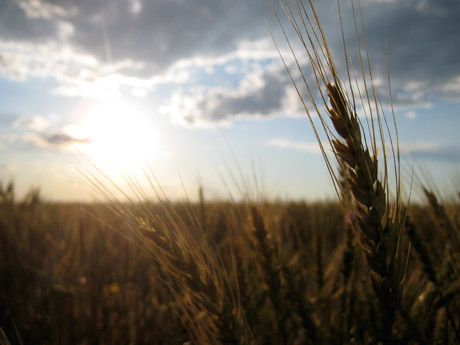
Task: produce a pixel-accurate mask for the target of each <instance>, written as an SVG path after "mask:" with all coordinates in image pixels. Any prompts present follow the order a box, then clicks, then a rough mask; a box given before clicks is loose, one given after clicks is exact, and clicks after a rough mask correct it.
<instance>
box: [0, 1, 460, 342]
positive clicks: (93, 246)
mask: <svg viewBox="0 0 460 345" xmlns="http://www.w3.org/2000/svg"><path fill="white" fill-rule="evenodd" d="M279 5H280V8H281V9H282V11H278V12H277V11H276V10H275V16H276V18H278V24H279V27H280V28H281V31H278V33H280V32H281V33H282V34H281V38H280V37H275V35H274V34H273V32H272V31H271V29H270V28H269V32H270V33H271V34H272V38H273V41H274V45H275V47H276V49H277V50H278V53H279V55H280V60H281V62H282V63H283V64H284V67H285V69H286V74H287V75H288V77H289V78H290V81H291V82H292V84H293V86H294V89H293V90H294V91H295V92H296V97H298V100H300V103H301V105H302V111H304V115H305V118H306V119H307V120H308V121H309V123H310V125H311V127H312V129H313V133H314V136H315V137H316V140H317V144H318V148H319V151H318V153H320V154H321V155H322V158H323V160H324V162H325V165H326V168H327V171H328V173H329V177H330V179H331V180H332V185H333V187H334V189H335V192H336V196H337V199H334V200H333V201H328V202H326V201H323V202H311V201H310V202H306V201H296V202H294V201H292V202H290V201H289V200H285V201H274V200H271V199H269V198H263V197H260V198H254V199H251V197H249V196H246V197H243V198H241V199H239V201H235V200H233V199H232V198H230V200H223V199H222V200H221V201H216V200H211V199H210V200H207V199H206V198H205V196H204V195H205V193H204V189H203V188H202V187H198V188H197V191H198V193H197V194H198V197H197V198H196V199H194V198H191V199H190V200H196V201H190V200H189V199H187V198H186V199H185V200H184V201H177V200H175V199H174V200H175V201H170V199H169V198H168V196H167V195H166V194H167V193H165V192H164V191H163V189H162V188H161V186H158V185H159V183H158V180H157V178H156V176H155V175H154V174H153V173H152V170H149V172H150V173H151V174H150V175H149V173H146V175H147V176H146V177H147V180H148V182H149V185H150V187H151V189H152V191H153V192H154V194H156V196H157V198H156V200H157V201H152V200H151V199H150V198H149V197H148V196H147V195H149V194H148V193H147V191H146V190H144V189H143V187H142V186H141V184H140V183H139V181H138V180H137V179H136V178H135V177H132V175H130V173H129V172H126V173H125V174H124V177H125V180H126V182H127V185H128V187H127V189H126V190H125V189H123V188H121V187H119V186H117V184H116V182H115V181H113V180H111V179H110V177H108V175H105V173H104V171H103V170H97V171H98V173H99V175H101V176H99V175H97V174H94V175H93V174H92V173H87V172H85V171H84V170H83V171H78V172H79V173H80V177H81V178H82V179H83V180H84V181H85V182H86V183H87V184H88V185H89V186H90V187H92V189H93V191H94V192H95V193H96V194H98V196H99V197H100V200H104V201H102V202H100V203H79V204H78V203H71V202H69V203H63V202H60V203H57V202H50V201H47V200H46V199H45V198H42V197H41V195H40V192H39V190H38V189H33V190H31V191H30V192H29V193H28V194H27V195H26V196H25V197H21V198H18V197H17V196H16V192H15V185H14V183H12V182H11V183H7V182H6V181H4V182H3V183H2V184H0V344H1V345H7V344H38V345H40V344H43V345H44V344H53V345H54V344H60V345H71V344H81V345H84V344H88V345H90V344H95V345H96V344H97V345H112V344H133V345H134V344H172V345H175V344H177V345H182V344H183V345H191V344H197V345H199V344H202V345H207V344H213V345H214V344H223V345H224V344H225V345H226V344H240V345H246V344H247V345H258V344H267V345H271V344H272V345H278V344H281V345H283V344H286V345H287V344H289V345H291V344H292V345H300V344H307V345H310V344H331V345H339V344H375V345H380V344H382V345H391V344H397V345H399V344H401V345H402V344H414V345H415V344H418V345H428V344H430V345H431V344H433V345H434V344H440V345H443V344H445V345H447V344H460V312H459V310H460V190H454V189H455V188H458V187H457V186H458V185H455V183H452V189H453V190H454V193H455V194H454V195H455V197H451V196H449V197H447V196H446V195H442V194H440V193H439V192H438V190H437V188H436V186H435V184H436V182H437V181H436V179H432V180H433V181H434V182H433V183H431V182H429V181H430V178H426V177H425V178H420V177H421V176H422V177H423V176H428V175H429V174H428V173H425V172H424V171H423V169H421V168H417V167H416V166H414V167H413V168H412V170H411V171H409V172H408V173H406V172H405V171H404V172H403V170H404V169H403V168H402V166H403V161H402V156H401V152H400V141H399V133H398V129H397V124H396V122H397V121H396V116H395V111H394V107H393V98H392V93H391V92H392V91H391V82H390V73H389V72H388V95H387V96H386V97H387V100H388V104H386V105H385V106H384V105H383V104H382V101H381V96H380V95H379V94H377V91H376V90H377V86H376V83H378V82H380V81H376V80H375V79H374V77H373V72H372V71H373V70H372V68H371V64H370V62H369V61H368V60H369V53H368V51H367V49H368V47H367V41H366V35H365V30H364V24H363V16H362V12H361V8H360V4H359V1H358V2H357V3H355V2H354V1H351V5H350V6H349V8H351V11H352V16H351V18H353V23H352V24H353V26H354V30H355V32H354V35H355V37H353V40H354V43H355V44H356V47H357V54H355V55H354V56H355V61H354V64H353V63H352V62H351V57H350V54H349V50H348V48H347V47H349V45H348V46H347V42H346V38H345V35H344V29H343V23H342V15H341V12H340V11H341V7H340V4H339V7H338V9H339V22H340V23H339V24H340V26H341V28H342V39H343V52H344V53H345V54H344V56H345V58H344V61H341V60H339V61H340V66H341V72H342V73H339V72H338V69H337V68H336V61H338V60H337V58H336V57H333V56H332V52H331V49H330V47H329V45H328V42H327V40H326V37H325V34H324V31H323V28H322V26H321V23H320V19H319V16H318V15H317V13H316V10H315V7H314V6H313V2H312V1H303V2H302V1H301V0H294V1H292V2H288V1H285V0H280V2H279ZM138 6H140V5H138ZM355 6H356V8H355ZM281 12H284V13H281ZM281 14H282V15H283V16H285V17H286V18H287V19H286V20H285V21H282V20H280V15H281ZM283 18H284V17H283ZM288 25H289V26H290V29H291V30H293V32H294V33H295V34H296V35H295V37H296V39H298V41H296V42H293V39H292V38H291V37H292V36H289V35H288V34H286V31H287V30H288V27H287V26H288ZM283 35H284V36H283ZM280 42H284V43H285V44H287V47H289V49H288V50H285V49H284V50H283V49H280ZM298 47H300V51H297V49H298ZM286 51H288V52H290V55H286ZM288 54H289V53H288ZM388 65H389V63H388V61H387V66H386V68H389V67H388ZM379 67H382V66H379ZM273 80H275V78H273ZM108 123H110V121H109V120H107V121H106V122H104V124H108ZM102 132H104V130H103V129H102V130H101V133H102ZM53 138H54V141H58V140H57V139H59V138H57V137H53ZM53 138H51V139H53ZM115 138H116V139H117V141H116V142H119V141H120V140H118V137H115ZM87 139H88V140H87V141H88V142H91V140H89V139H90V138H87ZM80 141H84V140H83V139H80ZM120 147H121V146H120ZM129 149H132V150H135V148H131V147H129ZM112 154H113V155H114V157H116V154H117V151H116V150H114V152H112ZM128 154H129V152H128ZM93 167H94V166H93ZM96 169H97V167H96ZM147 170H148V169H147ZM241 175H244V174H241ZM405 175H410V177H409V178H405ZM306 178H308V177H306ZM255 180H256V178H255ZM427 181H428V182H427ZM181 182H182V180H181ZM248 185H250V184H249V183H248ZM244 187H245V188H246V187H247V186H246V185H245V186H244ZM248 188H250V186H249V187H248ZM243 189H244V188H241V190H243ZM416 189H418V191H419V192H421V194H422V195H423V198H421V199H417V200H416V201H413V202H410V198H409V197H407V196H406V195H405V194H404V193H407V192H409V193H412V191H414V190H416ZM114 190H115V192H114ZM184 190H185V187H184ZM152 191H150V192H152ZM117 193H118V194H121V196H122V197H119V196H116V195H118V194H117ZM130 195H134V197H131V196H130Z"/></svg>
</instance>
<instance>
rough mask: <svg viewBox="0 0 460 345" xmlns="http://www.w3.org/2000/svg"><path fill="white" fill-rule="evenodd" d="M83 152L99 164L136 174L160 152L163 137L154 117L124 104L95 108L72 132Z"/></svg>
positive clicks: (104, 104) (103, 104)
mask: <svg viewBox="0 0 460 345" xmlns="http://www.w3.org/2000/svg"><path fill="white" fill-rule="evenodd" d="M72 131H73V133H72V134H71V135H73V136H74V137H79V138H82V139H84V140H81V142H82V143H81V144H80V145H79V147H78V148H79V150H80V151H82V152H83V153H84V154H86V155H88V156H89V157H90V158H92V159H94V160H95V162H96V163H97V164H98V165H103V166H107V165H111V166H112V167H117V168H118V169H122V170H124V169H126V170H130V171H133V170H135V169H137V168H139V166H140V164H141V163H142V162H144V161H151V160H152V159H153V158H155V156H157V155H158V152H159V137H158V132H157V130H156V129H155V126H154V123H153V121H152V118H151V117H148V116H146V115H145V114H142V113H140V112H138V111H136V109H135V108H134V107H130V106H129V105H128V104H126V103H122V102H110V103H102V104H98V105H96V106H94V107H92V108H91V109H90V110H89V111H88V112H87V113H86V114H85V116H84V118H83V119H82V122H81V123H80V125H78V126H77V127H75V128H73V129H72Z"/></svg>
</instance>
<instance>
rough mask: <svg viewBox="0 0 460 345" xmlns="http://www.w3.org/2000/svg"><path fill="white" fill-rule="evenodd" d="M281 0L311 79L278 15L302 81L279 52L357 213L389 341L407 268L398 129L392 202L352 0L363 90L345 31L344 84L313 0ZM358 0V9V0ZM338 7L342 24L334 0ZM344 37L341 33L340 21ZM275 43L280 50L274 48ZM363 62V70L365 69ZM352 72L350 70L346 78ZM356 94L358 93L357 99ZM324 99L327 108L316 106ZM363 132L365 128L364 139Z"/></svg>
mask: <svg viewBox="0 0 460 345" xmlns="http://www.w3.org/2000/svg"><path fill="white" fill-rule="evenodd" d="M280 4H281V6H282V7H283V10H284V12H285V14H286V15H287V17H288V19H289V21H290V23H291V25H292V28H293V29H294V31H295V33H296V34H297V36H298V38H299V39H300V42H301V44H302V46H303V48H304V49H305V52H306V53H307V56H308V62H309V65H310V66H311V72H312V75H313V76H314V79H313V80H308V77H307V73H306V72H305V71H304V69H305V68H304V67H303V66H304V62H303V61H301V60H300V58H299V57H298V56H299V55H298V54H296V52H295V49H294V46H293V44H292V43H291V40H290V38H289V37H288V34H287V32H286V30H285V28H284V27H283V25H282V24H281V21H280V20H279V17H278V15H277V17H278V20H279V23H280V25H281V28H282V30H283V33H284V36H285V39H286V40H287V43H288V45H289V48H290V50H291V53H292V54H293V57H294V61H295V67H294V68H296V69H297V70H298V72H299V74H300V76H301V81H300V82H299V81H297V80H296V79H295V78H294V76H293V73H292V72H291V70H292V67H291V66H289V65H288V63H287V62H286V60H285V59H284V57H283V54H282V53H281V52H280V55H281V58H282V60H283V63H284V64H285V67H286V69H287V70H288V73H289V76H290V78H291V80H292V82H293V84H294V87H295V89H296V90H297V93H298V96H299V98H300V100H301V101H302V104H303V106H304V109H305V111H306V113H307V115H308V118H309V119H310V123H311V125H312V127H313V130H314V132H315V135H316V138H317V140H318V143H319V145H320V148H321V152H322V154H323V157H324V159H325V162H326V165H327V168H328V170H329V173H330V175H331V178H332V180H333V182H334V186H335V189H336V191H337V194H338V196H339V198H340V199H341V202H342V204H343V206H344V207H345V208H347V209H351V210H352V211H353V213H354V215H355V219H356V221H355V222H354V232H355V234H356V236H357V239H358V241H359V243H360V246H361V248H362V252H363V253H364V255H365V257H366V261H367V264H368V267H369V269H370V275H371V279H372V285H373V288H374V291H375V295H376V297H377V299H378V301H379V305H380V309H381V312H382V315H381V316H382V317H381V319H382V324H383V330H382V341H383V342H384V343H391V342H392V335H391V334H392V325H393V322H394V319H395V313H396V310H397V309H398V306H399V304H400V300H401V295H402V284H401V282H402V280H403V274H404V268H405V263H404V260H403V255H402V252H401V248H400V235H401V231H402V228H403V223H404V214H403V211H402V207H401V205H400V186H399V183H400V182H399V153H398V145H397V130H395V133H396V145H393V141H392V139H391V136H390V140H391V144H392V150H393V156H394V157H395V158H394V161H393V162H394V166H395V178H396V188H395V197H396V202H394V203H393V206H392V203H390V200H389V199H390V198H389V192H388V188H389V182H388V174H389V168H388V165H389V164H388V162H387V154H386V152H385V140H384V131H385V129H387V130H388V132H390V130H389V128H388V124H387V121H386V119H385V117H384V116H383V110H382V108H381V105H380V102H379V100H378V97H377V95H376V90H375V88H374V85H373V82H372V70H371V68H370V63H369V62H368V58H367V59H364V58H363V57H362V56H361V50H360V49H359V48H360V46H361V45H362V42H361V39H360V38H359V37H360V35H359V34H358V21H357V19H356V15H355V6H354V3H353V1H351V5H352V9H353V18H354V27H355V32H356V43H357V47H358V49H359V65H360V68H361V75H360V77H361V78H362V79H363V82H364V87H365V89H364V97H363V94H362V91H361V90H360V89H359V87H358V80H357V77H356V72H355V71H354V70H353V69H352V67H351V64H350V63H349V61H348V59H349V55H348V53H347V47H346V44H345V39H343V47H344V52H345V58H346V61H345V64H346V66H347V84H348V90H346V89H345V88H344V86H343V84H342V82H341V78H340V77H339V75H338V72H337V70H336V68H335V64H334V61H333V58H332V56H331V52H330V49H329V46H328V43H327V40H326V37H325V34H324V31H323V29H322V26H321V23H320V20H319V17H318V15H317V13H316V11H315V8H314V6H313V4H312V2H311V0H308V2H307V5H305V4H304V3H303V2H302V1H301V0H293V1H292V5H290V4H288V3H287V1H286V0H280ZM358 8H359V9H360V7H358ZM338 10H339V18H340V23H341V25H342V15H341V8H340V3H339V7H338ZM275 13H276V11H275ZM360 15H361V12H360ZM361 24H362V15H361ZM362 27H363V25H362ZM362 30H363V31H362V35H363V36H364V44H365V46H366V49H367V45H366V41H365V34H364V28H363V29H362ZM342 37H344V33H343V26H342ZM275 44H276V40H275ZM277 47H278V45H277ZM278 50H279V51H280V49H279V48H278ZM365 60H366V61H365ZM366 62H367V63H366ZM366 65H367V69H368V71H367V73H365V69H366V68H365V66H366ZM351 75H353V76H354V77H353V78H352V77H351ZM368 79H370V81H369V80H368ZM354 85H356V86H354ZM302 86H304V87H305V90H306V94H305V92H302ZM316 92H318V93H319V95H320V99H322V105H321V102H320V103H318V101H317V100H316V99H317V97H315V96H314V95H315V93H316ZM390 99H391V92H390ZM327 100H329V102H328V101H327ZM357 100H360V103H359V102H358V101H357ZM309 104H311V105H309ZM323 107H324V108H325V110H323V109H322V108H323ZM359 107H362V109H363V110H364V111H366V110H367V111H366V113H367V115H368V116H369V118H370V121H368V122H367V127H366V126H364V125H363V123H361V121H360V119H359V117H358V114H357V111H356V109H357V108H359ZM314 115H318V117H319V120H320V122H321V126H320V128H317V126H316V125H315V123H314V120H313V118H314ZM393 119H394V115H393ZM395 126H396V125H395ZM364 128H367V131H364ZM321 135H325V136H326V137H327V141H328V142H329V144H330V145H331V149H332V153H333V157H334V158H335V161H336V163H333V161H331V159H330V158H329V156H328V154H327V151H326V148H325V147H324V145H323V144H322V141H321V139H320V137H321ZM366 135H367V136H368V139H367V140H366ZM379 146H381V147H382V148H383V169H382V170H383V177H380V174H379V158H378V149H377V148H378V147H379ZM335 164H337V165H338V166H339V170H340V174H337V173H336V172H335V170H334V168H333V167H334V165H335ZM340 175H342V176H343V179H344V180H345V181H344V182H345V183H341V181H340V177H339V176H340Z"/></svg>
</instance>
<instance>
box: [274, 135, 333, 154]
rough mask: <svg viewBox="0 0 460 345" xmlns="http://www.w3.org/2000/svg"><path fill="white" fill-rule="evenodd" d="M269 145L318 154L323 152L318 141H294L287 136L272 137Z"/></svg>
mask: <svg viewBox="0 0 460 345" xmlns="http://www.w3.org/2000/svg"><path fill="white" fill-rule="evenodd" d="M325 144H327V143H325ZM267 145H268V146H272V147H278V148H282V149H288V150H295V151H302V152H308V153H313V154H318V155H319V154H321V149H320V147H319V145H318V142H317V141H292V140H290V139H287V138H272V139H270V140H269V141H267ZM327 147H330V146H329V144H327Z"/></svg>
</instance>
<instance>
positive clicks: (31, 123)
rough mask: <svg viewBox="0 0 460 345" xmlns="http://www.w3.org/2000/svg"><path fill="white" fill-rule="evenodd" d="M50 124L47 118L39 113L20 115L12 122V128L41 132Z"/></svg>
mask: <svg viewBox="0 0 460 345" xmlns="http://www.w3.org/2000/svg"><path fill="white" fill-rule="evenodd" d="M49 125H50V122H49V121H48V119H46V118H45V117H43V116H40V115H27V116H22V117H20V118H18V119H17V120H15V121H14V122H13V128H16V129H22V130H30V131H34V132H42V131H44V130H45V129H47V128H48V127H49Z"/></svg>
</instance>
